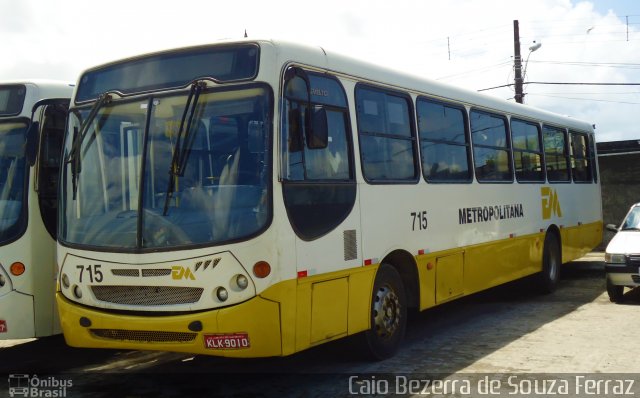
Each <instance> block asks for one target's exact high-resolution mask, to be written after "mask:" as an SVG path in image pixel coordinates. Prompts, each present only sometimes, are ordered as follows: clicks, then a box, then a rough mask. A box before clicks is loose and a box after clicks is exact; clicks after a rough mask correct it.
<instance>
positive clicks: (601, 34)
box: [0, 0, 640, 140]
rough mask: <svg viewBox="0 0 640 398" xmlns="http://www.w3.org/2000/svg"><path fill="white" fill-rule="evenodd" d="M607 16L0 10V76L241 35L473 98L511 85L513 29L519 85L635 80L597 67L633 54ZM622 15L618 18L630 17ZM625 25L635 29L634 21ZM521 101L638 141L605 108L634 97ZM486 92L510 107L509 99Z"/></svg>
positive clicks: (557, 10)
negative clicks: (336, 56) (367, 65)
mask: <svg viewBox="0 0 640 398" xmlns="http://www.w3.org/2000/svg"><path fill="white" fill-rule="evenodd" d="M605 4H606V7H604V5H605ZM638 7H640V6H638ZM609 8H612V6H610V5H608V3H607V1H606V0H594V1H575V0H574V1H572V0H538V1H535V2H532V1H528V0H495V1H491V2H487V1H486V0H453V1H446V2H437V3H435V2H432V1H422V0H397V1H394V2H390V1H388V0H369V1H365V0H357V1H348V2H347V1H338V0H325V1H324V2H323V3H322V5H314V6H312V7H309V6H306V5H302V4H301V3H300V2H297V1H293V0H281V1H271V2H265V1H258V0H245V1H239V2H225V3H212V2H210V1H206V0H181V1H179V2H171V3H166V2H165V3H161V4H160V3H158V2H156V1H151V0H139V1H130V0H110V1H108V2H99V3H96V2H87V1H85V0H58V1H49V0H21V1H13V0H0V9H1V10H2V13H0V31H1V32H3V40H2V42H1V43H0V50H1V51H2V53H3V55H5V54H10V56H6V55H5V56H3V62H2V63H1V64H0V76H2V78H3V79H9V78H17V77H23V78H24V77H29V76H25V74H29V75H32V76H38V77H46V78H53V79H64V80H73V81H75V80H76V79H77V77H78V75H79V74H80V73H81V71H82V70H84V69H86V68H89V67H91V66H94V65H97V64H100V63H104V62H108V61H111V60H115V59H119V58H123V57H128V56H132V55H135V54H139V53H146V52H151V51H156V50H159V49H165V48H173V47H179V46H185V45H193V44H202V43H210V42H215V41H217V40H218V39H222V38H240V37H242V35H243V34H244V31H245V29H246V30H247V32H248V34H249V37H255V38H282V39H287V40H294V41H300V42H303V43H308V44H311V45H322V46H323V47H324V48H326V49H328V50H332V51H335V52H340V53H345V54H348V55H350V56H353V57H356V58H360V59H363V60H367V61H371V62H374V63H377V64H381V65H384V66H387V67H390V68H394V69H398V70H402V71H406V72H408V73H412V74H416V75H421V76H425V77H430V78H434V79H440V80H441V81H443V82H447V83H450V84H455V85H459V86H462V87H466V88H469V89H472V90H478V89H482V88H488V87H493V86H498V85H504V84H508V83H511V82H512V81H513V73H512V63H513V20H514V19H517V20H519V21H520V37H521V43H522V44H521V47H522V53H523V56H524V57H526V56H527V54H528V47H529V46H530V45H531V44H532V42H533V40H536V41H538V42H542V48H541V49H539V50H538V51H536V52H535V53H532V54H531V55H530V57H529V64H528V68H527V77H526V78H527V81H559V82H562V81H564V82H570V81H579V80H587V81H602V82H607V81H620V82H634V81H638V79H636V77H635V75H636V73H635V70H634V69H631V68H626V69H625V68H621V67H605V66H598V65H596V63H603V62H612V63H613V62H615V63H635V62H637V61H636V60H635V59H634V54H638V53H639V52H640V48H638V43H640V35H639V34H638V32H637V30H636V29H635V27H634V26H636V25H633V24H632V25H630V26H629V31H630V40H629V41H627V40H626V28H627V27H626V23H625V22H626V21H625V18H624V17H620V16H618V15H616V13H615V10H609ZM605 9H606V10H607V11H606V12H605V11H603V10H605ZM629 11H632V10H624V12H628V13H629V14H634V15H637V14H640V13H639V12H637V11H636V12H635V13H633V12H629ZM631 22H636V23H637V22H640V17H638V18H637V19H636V20H635V21H633V20H632V21H631ZM590 28H593V29H592V30H591V31H590V32H589V33H588V34H587V30H588V29H590ZM543 61H545V62H543ZM567 62H589V63H592V64H593V65H591V66H586V65H582V66H578V65H569V64H567ZM626 90H627V91H633V88H631V87H626ZM526 91H527V93H528V95H527V96H526V97H525V98H526V101H527V103H528V104H530V105H533V106H537V107H541V108H545V109H549V110H552V111H557V112H560V113H564V114H570V115H572V116H574V117H577V118H583V119H586V120H588V121H590V122H592V123H595V124H597V125H598V130H597V131H598V139H600V140H602V139H608V137H614V136H615V137H618V136H624V137H631V136H633V135H634V134H635V135H636V137H637V135H638V133H635V131H633V126H634V125H635V121H634V120H633V119H632V116H633V114H634V111H633V107H634V105H633V104H622V103H613V102H612V103H608V102H604V100H607V101H618V102H640V98H637V97H634V96H633V94H630V95H628V96H624V95H622V94H610V95H609V94H606V93H608V92H612V91H613V90H611V88H607V87H600V88H597V89H596V88H593V87H590V88H589V91H588V92H595V93H600V94H595V95H586V94H584V93H585V92H587V91H585V89H584V87H577V86H576V87H573V86H565V87H552V88H550V87H547V86H536V85H533V84H532V85H527V86H526ZM617 91H618V92H620V91H621V90H620V89H618V90H617ZM486 93H487V94H489V95H493V96H497V97H499V98H503V99H508V98H512V97H513V90H512V88H504V89H499V90H491V91H487V92H486ZM553 93H559V94H553ZM554 96H559V97H563V98H555V97H554ZM568 98H584V99H582V100H579V99H568ZM596 100H597V101H596ZM636 106H637V105H636ZM616 112H617V113H616ZM636 137H634V138H636Z"/></svg>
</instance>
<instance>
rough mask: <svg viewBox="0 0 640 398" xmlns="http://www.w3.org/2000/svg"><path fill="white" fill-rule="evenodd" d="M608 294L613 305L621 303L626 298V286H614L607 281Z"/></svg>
mask: <svg viewBox="0 0 640 398" xmlns="http://www.w3.org/2000/svg"><path fill="white" fill-rule="evenodd" d="M607 294H608V295H609V300H610V301H611V302H612V303H619V302H621V301H622V297H623V296H624V286H620V285H614V284H613V283H611V282H610V281H609V279H607Z"/></svg>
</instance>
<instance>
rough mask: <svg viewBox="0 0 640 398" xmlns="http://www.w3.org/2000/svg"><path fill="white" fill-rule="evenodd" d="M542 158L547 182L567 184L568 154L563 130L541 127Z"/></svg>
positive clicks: (568, 177)
mask: <svg viewBox="0 0 640 398" xmlns="http://www.w3.org/2000/svg"><path fill="white" fill-rule="evenodd" d="M542 136H543V141H544V157H545V164H546V166H547V179H548V180H549V182H569V181H570V174H569V154H568V152H567V137H566V134H565V130H564V129H560V128H557V127H551V126H546V125H545V126H543V128H542Z"/></svg>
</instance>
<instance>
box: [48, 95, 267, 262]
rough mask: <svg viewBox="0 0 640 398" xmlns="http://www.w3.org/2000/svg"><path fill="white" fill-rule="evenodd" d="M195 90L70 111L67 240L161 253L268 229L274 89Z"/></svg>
mask: <svg viewBox="0 0 640 398" xmlns="http://www.w3.org/2000/svg"><path fill="white" fill-rule="evenodd" d="M191 94H192V93H191ZM191 94H190V93H189V92H184V91H182V92H180V94H179V95H176V94H175V93H174V94H171V95H162V96H146V97H144V98H142V99H135V100H129V99H126V100H122V99H118V100H111V101H109V102H106V103H105V104H104V105H102V106H101V107H99V109H97V111H96V109H94V112H93V114H94V116H92V117H91V118H88V116H89V114H90V113H91V107H90V106H89V107H87V108H77V109H75V110H72V112H70V115H69V123H68V128H69V131H68V134H67V137H68V138H67V142H66V143H65V154H64V159H65V164H64V167H63V171H62V180H61V181H62V184H63V191H62V197H61V208H62V211H63V215H62V220H61V222H60V231H59V232H60V239H61V240H62V241H63V242H66V243H70V244H76V245H86V246H93V247H109V248H113V249H122V250H124V251H127V250H140V249H150V250H162V249H169V248H175V247H182V246H193V245H213V244H219V243H222V242H229V241H236V240H240V239H244V238H247V237H249V236H253V235H255V234H257V233H258V232H260V231H261V230H262V229H264V228H265V227H266V226H267V224H268V222H269V221H270V220H271V210H270V208H271V205H270V203H271V200H270V175H271V166H270V157H269V155H268V149H269V142H270V134H271V113H272V100H271V92H270V90H269V89H268V88H266V86H261V85H249V86H243V87H242V88H235V89H233V90H231V89H216V90H208V89H204V90H203V91H202V92H201V93H199V95H198V96H197V98H195V97H193V96H192V95H191ZM138 98H140V97H138ZM85 119H86V123H88V126H84V127H85V128H82V125H83V123H85ZM181 125H182V128H181ZM81 132H83V133H84V134H80V133H81ZM76 140H80V141H79V142H78V143H77V144H76V150H74V149H73V148H74V142H76Z"/></svg>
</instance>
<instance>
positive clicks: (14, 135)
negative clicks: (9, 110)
mask: <svg viewBox="0 0 640 398" xmlns="http://www.w3.org/2000/svg"><path fill="white" fill-rule="evenodd" d="M27 127H28V123H27V121H26V120H24V121H23V120H13V121H0V242H2V243H5V242H7V241H10V240H13V239H15V238H16V237H17V236H18V235H19V234H20V233H21V232H22V230H23V229H24V226H25V225H26V223H25V221H26V220H25V217H26V211H24V202H25V200H24V199H25V192H24V189H25V186H26V184H25V179H26V175H25V174H26V170H28V169H27V167H26V160H25V144H26V137H27V135H26V134H27Z"/></svg>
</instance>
